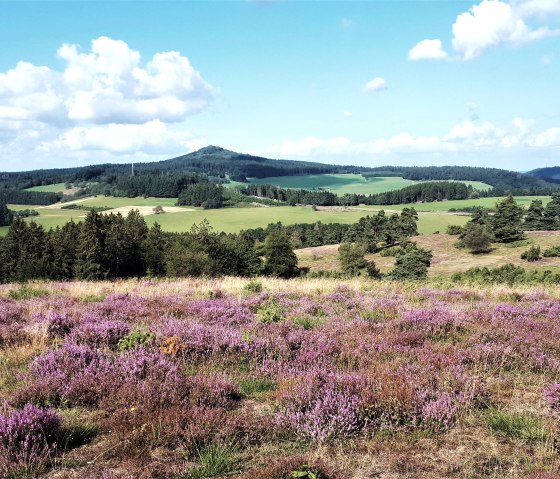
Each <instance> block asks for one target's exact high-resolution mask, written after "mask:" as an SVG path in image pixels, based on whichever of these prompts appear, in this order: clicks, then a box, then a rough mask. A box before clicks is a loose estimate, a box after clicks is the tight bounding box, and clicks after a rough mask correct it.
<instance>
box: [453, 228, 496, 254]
mask: <svg viewBox="0 0 560 479" xmlns="http://www.w3.org/2000/svg"><path fill="white" fill-rule="evenodd" d="M493 240H494V236H493V235H492V233H491V232H490V231H489V230H488V227H487V226H486V225H481V224H478V223H472V222H469V223H467V224H466V225H465V227H464V229H463V232H462V233H461V236H460V243H461V244H462V245H463V246H465V247H466V248H467V249H469V251H470V252H471V253H473V254H480V253H488V252H489V251H490V247H491V246H492V241H493Z"/></svg>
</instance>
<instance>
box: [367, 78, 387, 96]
mask: <svg viewBox="0 0 560 479" xmlns="http://www.w3.org/2000/svg"><path fill="white" fill-rule="evenodd" d="M386 89H387V82H386V81H385V79H384V78H381V77H375V78H374V79H373V80H370V81H368V82H367V83H366V84H365V85H364V88H363V90H364V91H365V92H376V91H382V90H386Z"/></svg>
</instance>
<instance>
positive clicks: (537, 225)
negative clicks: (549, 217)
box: [523, 200, 544, 231]
mask: <svg viewBox="0 0 560 479" xmlns="http://www.w3.org/2000/svg"><path fill="white" fill-rule="evenodd" d="M543 215H544V208H543V204H542V201H541V200H533V201H531V205H530V206H529V209H528V210H527V214H526V215H525V221H524V222H523V226H524V228H525V229H526V230H529V231H536V230H540V229H543V226H544V224H543V219H544V218H543Z"/></svg>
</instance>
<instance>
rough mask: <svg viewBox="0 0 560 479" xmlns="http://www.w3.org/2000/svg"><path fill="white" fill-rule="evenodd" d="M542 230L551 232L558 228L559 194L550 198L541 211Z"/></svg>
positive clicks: (559, 220) (559, 217)
mask: <svg viewBox="0 0 560 479" xmlns="http://www.w3.org/2000/svg"><path fill="white" fill-rule="evenodd" d="M542 226H543V229H545V230H548V231H552V230H557V229H559V228H560V194H559V193H555V194H553V195H552V197H551V198H550V201H549V202H548V203H547V205H546V207H545V208H544V211H543V219H542Z"/></svg>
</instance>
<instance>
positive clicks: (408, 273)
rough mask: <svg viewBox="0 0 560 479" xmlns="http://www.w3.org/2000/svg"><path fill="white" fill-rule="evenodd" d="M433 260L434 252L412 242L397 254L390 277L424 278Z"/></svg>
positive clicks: (399, 278)
mask: <svg viewBox="0 0 560 479" xmlns="http://www.w3.org/2000/svg"><path fill="white" fill-rule="evenodd" d="M431 262H432V252H431V251H429V250H426V249H423V248H418V247H417V246H416V244H414V243H412V244H410V245H408V246H406V248H404V250H403V251H402V252H400V253H398V254H397V256H396V261H395V266H394V267H393V269H392V270H391V272H390V273H389V278H391V279H396V280H404V279H424V278H426V277H427V276H428V268H429V266H430V264H431Z"/></svg>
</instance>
